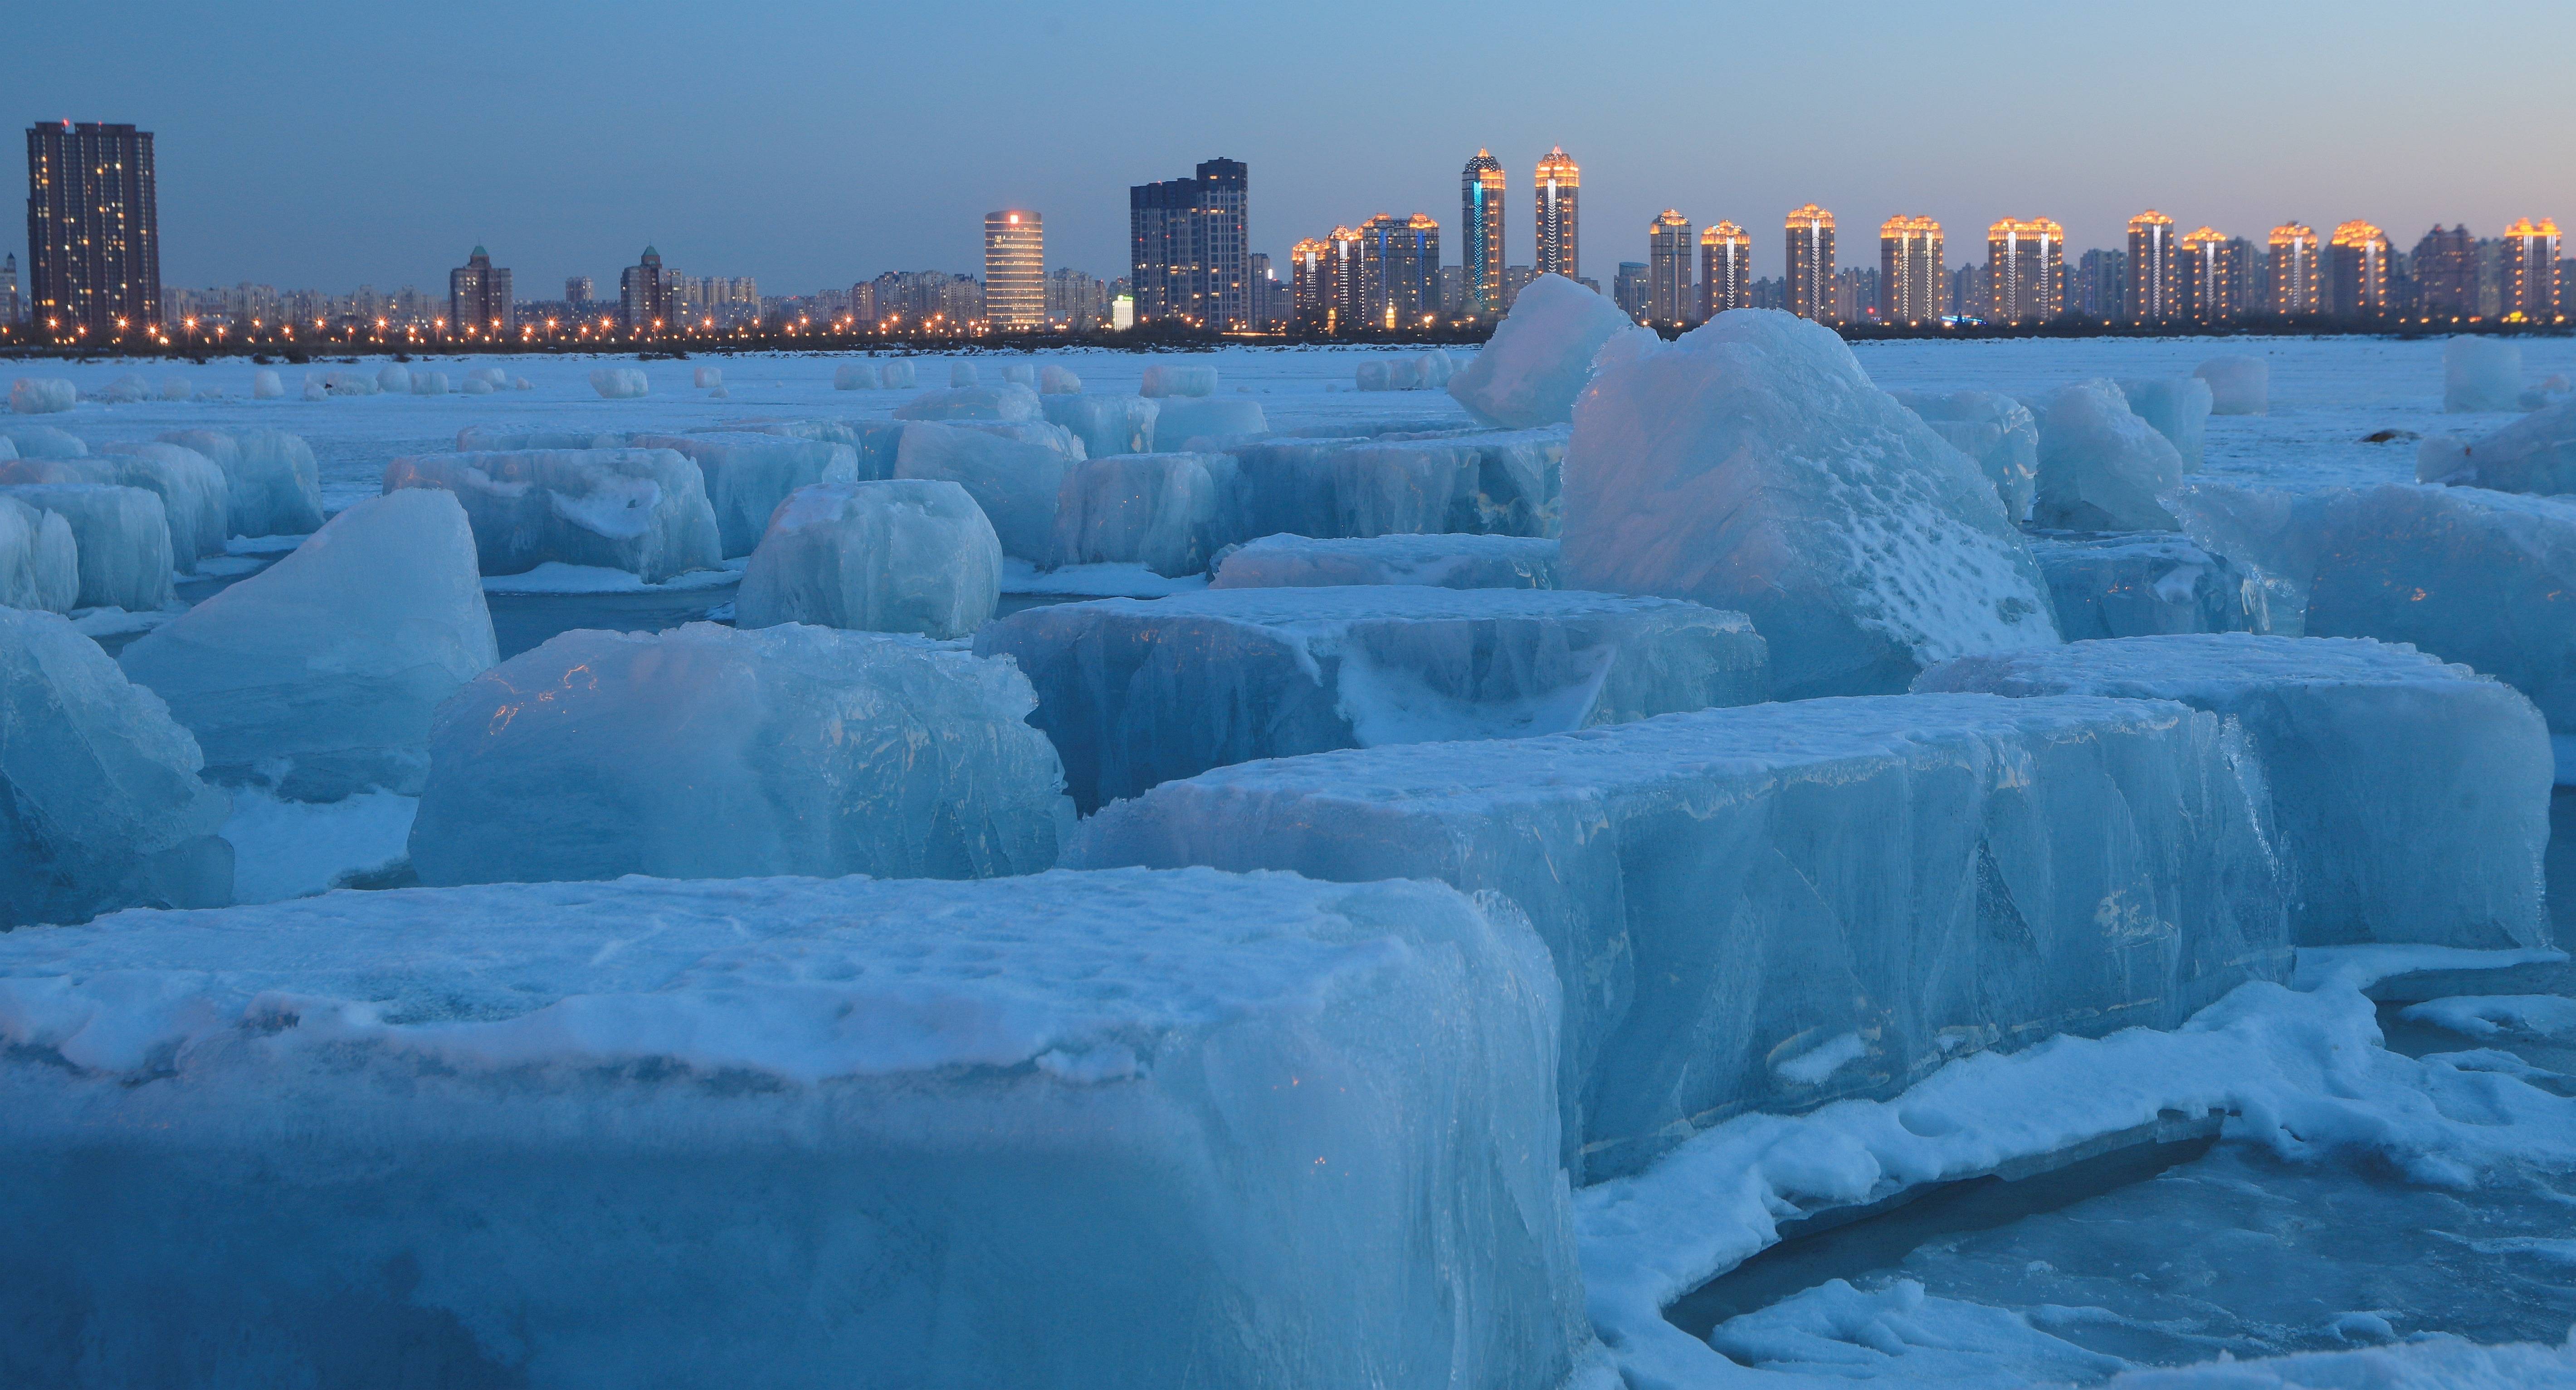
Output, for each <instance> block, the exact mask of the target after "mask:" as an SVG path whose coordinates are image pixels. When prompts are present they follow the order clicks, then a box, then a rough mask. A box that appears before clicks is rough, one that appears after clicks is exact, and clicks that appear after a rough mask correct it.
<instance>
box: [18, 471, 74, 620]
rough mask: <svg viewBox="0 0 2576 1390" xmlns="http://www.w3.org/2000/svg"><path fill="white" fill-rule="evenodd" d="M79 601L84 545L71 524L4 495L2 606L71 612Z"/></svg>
mask: <svg viewBox="0 0 2576 1390" xmlns="http://www.w3.org/2000/svg"><path fill="white" fill-rule="evenodd" d="M79 601H80V547H79V543H78V542H76V541H74V540H73V539H72V527H71V523H70V522H68V521H65V520H64V519H63V518H61V517H60V516H57V515H55V514H54V513H52V512H48V511H39V510H38V509H36V508H34V507H31V506H29V505H27V504H26V503H24V502H21V501H19V500H18V499H16V498H14V497H7V496H0V607H9V608H35V609H43V610H45V611H47V612H52V613H68V612H70V611H72V608H73V606H74V605H75V604H77V603H79Z"/></svg>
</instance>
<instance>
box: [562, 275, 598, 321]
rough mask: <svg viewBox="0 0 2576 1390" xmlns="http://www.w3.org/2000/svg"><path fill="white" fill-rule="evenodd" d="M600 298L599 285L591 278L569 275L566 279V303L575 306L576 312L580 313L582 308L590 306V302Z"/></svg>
mask: <svg viewBox="0 0 2576 1390" xmlns="http://www.w3.org/2000/svg"><path fill="white" fill-rule="evenodd" d="M598 297H599V285H598V283H597V282H596V281H594V280H592V279H591V278H590V277H589V276H587V275H567V276H565V277H564V303H566V304H569V305H571V306H573V309H574V312H576V313H578V312H579V311H580V309H581V306H583V305H585V304H588V303H589V302H590V301H592V300H594V299H596V298H598Z"/></svg>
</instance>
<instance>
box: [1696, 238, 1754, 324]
mask: <svg viewBox="0 0 2576 1390" xmlns="http://www.w3.org/2000/svg"><path fill="white" fill-rule="evenodd" d="M1699 282H1700V313H1701V315H1702V317H1704V318H1712V319H1713V318H1716V317H1717V316H1718V315H1720V314H1723V313H1725V312H1726V311H1727V310H1729V309H1750V308H1752V307H1753V238H1752V237H1751V236H1749V235H1747V234H1746V233H1745V230H1744V229H1743V228H1742V227H1739V226H1737V225H1735V224H1734V223H1732V222H1720V223H1718V224H1717V225H1716V226H1714V227H1711V228H1709V229H1708V230H1707V231H1704V232H1702V233H1700V234H1699Z"/></svg>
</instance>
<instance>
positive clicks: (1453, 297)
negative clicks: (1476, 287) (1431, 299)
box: [1440, 265, 1502, 319]
mask: <svg viewBox="0 0 2576 1390" xmlns="http://www.w3.org/2000/svg"><path fill="white" fill-rule="evenodd" d="M1494 298H1495V299H1496V300H1497V301H1499V300H1500V299H1501V298H1502V296H1501V295H1499V294H1498V295H1496V296H1494ZM1466 312H1467V268H1466V267H1465V266H1463V265H1444V266H1442V267H1440V314H1441V317H1443V318H1453V319H1454V318H1458V317H1460V316H1461V315H1463V314H1465V313H1466Z"/></svg>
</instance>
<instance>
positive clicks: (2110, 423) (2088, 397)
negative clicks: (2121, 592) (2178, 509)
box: [2030, 381, 2184, 531]
mask: <svg viewBox="0 0 2576 1390" xmlns="http://www.w3.org/2000/svg"><path fill="white" fill-rule="evenodd" d="M2045 405H2046V409H2045V410H2044V411H2042V412H2041V414H2040V420H2039V490H2038V492H2037V493H2036V494H2035V495H2034V497H2033V498H2032V501H2031V511H2030V519H2031V521H2032V522H2033V523H2035V524H2037V525H2040V526H2053V527H2059V528H2062V529H2065V530H2069V531H2171V530H2174V529H2176V526H2175V522H2174V516H2173V513H2172V512H2171V511H2168V510H2167V509H2166V507H2165V504H2164V501H2163V498H2164V495H2165V494H2166V493H2167V492H2169V491H2171V490H2172V489H2174V488H2175V487H2178V486H2180V485H2181V483H2182V475H2183V467H2184V465H2183V457H2182V454H2181V453H2180V452H2179V451H2177V450H2176V449H2175V448H2174V446H2173V442H2172V441H2171V440H2169V439H2167V438H2165V436H2163V435H2162V434H2159V433H2157V432H2156V428H2155V427H2154V426H2153V425H2150V424H2149V423H2147V421H2146V418H2145V417H2144V416H2141V415H2139V414H2138V413H2137V412H2135V411H2133V410H2131V409H2129V403H2128V397H2127V396H2125V395H2123V394H2122V393H2121V390H2120V388H2119V387H2118V386H2117V385H2116V384H2114V383H2112V382H2108V381H2080V382H2076V383H2075V384H2073V385H2071V386H2061V387H2059V388H2058V389H2057V390H2055V391H2053V392H2051V393H2049V395H2048V397H2047V399H2046V401H2045Z"/></svg>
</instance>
